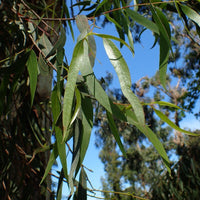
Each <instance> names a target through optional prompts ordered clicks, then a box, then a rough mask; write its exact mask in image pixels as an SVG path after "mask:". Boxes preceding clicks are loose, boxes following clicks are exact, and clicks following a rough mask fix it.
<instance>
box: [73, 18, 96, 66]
mask: <svg viewBox="0 0 200 200" xmlns="http://www.w3.org/2000/svg"><path fill="white" fill-rule="evenodd" d="M76 24H77V27H78V29H79V31H80V33H81V35H82V36H84V37H85V38H86V39H87V42H88V47H89V48H88V55H89V59H90V64H91V67H93V66H94V62H95V57H96V43H95V39H94V36H93V35H86V34H87V33H90V32H92V30H91V29H90V26H89V24H88V19H87V17H86V16H85V15H78V16H77V17H76ZM81 35H80V36H79V38H78V39H80V38H81Z"/></svg>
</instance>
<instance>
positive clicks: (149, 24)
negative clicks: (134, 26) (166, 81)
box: [126, 8, 160, 34]
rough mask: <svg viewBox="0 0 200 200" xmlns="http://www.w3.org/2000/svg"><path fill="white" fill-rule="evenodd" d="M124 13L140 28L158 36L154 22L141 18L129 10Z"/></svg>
mask: <svg viewBox="0 0 200 200" xmlns="http://www.w3.org/2000/svg"><path fill="white" fill-rule="evenodd" d="M126 12H127V15H128V16H129V17H130V18H131V19H132V20H134V21H135V22H137V23H138V24H141V25H142V26H144V27H146V28H147V29H149V30H151V31H152V32H154V33H157V34H160V33H159V29H158V27H157V25H156V24H155V23H154V22H152V21H150V20H149V19H147V18H146V17H144V16H142V15H141V14H139V13H138V12H136V11H134V10H131V9H129V8H127V9H126Z"/></svg>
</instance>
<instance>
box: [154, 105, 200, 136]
mask: <svg viewBox="0 0 200 200" xmlns="http://www.w3.org/2000/svg"><path fill="white" fill-rule="evenodd" d="M153 110H154V111H155V113H156V114H157V115H158V117H159V118H160V119H161V120H163V121H164V122H166V123H167V124H168V125H169V126H171V127H172V128H173V129H175V130H177V131H180V132H182V133H185V134H187V135H192V136H200V134H196V133H192V132H190V131H186V130H184V129H181V128H180V127H178V126H177V125H176V124H174V123H173V122H172V121H171V120H170V119H169V118H168V117H167V116H166V115H165V114H163V113H162V112H160V111H159V110H157V109H155V108H153Z"/></svg>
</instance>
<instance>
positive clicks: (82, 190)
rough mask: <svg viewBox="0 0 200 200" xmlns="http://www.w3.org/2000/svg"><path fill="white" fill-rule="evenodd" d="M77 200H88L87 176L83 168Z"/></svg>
mask: <svg viewBox="0 0 200 200" xmlns="http://www.w3.org/2000/svg"><path fill="white" fill-rule="evenodd" d="M77 199H81V200H87V174H86V172H85V170H84V169H83V167H82V169H81V173H80V177H79V184H78V194H77Z"/></svg>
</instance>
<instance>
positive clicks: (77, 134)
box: [68, 119, 83, 194]
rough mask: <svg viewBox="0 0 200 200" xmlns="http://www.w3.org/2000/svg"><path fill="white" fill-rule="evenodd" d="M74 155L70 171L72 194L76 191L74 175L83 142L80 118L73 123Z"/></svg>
mask: <svg viewBox="0 0 200 200" xmlns="http://www.w3.org/2000/svg"><path fill="white" fill-rule="evenodd" d="M73 126H74V128H73V133H74V135H73V157H72V164H71V169H70V172H69V178H68V181H69V186H70V189H71V194H73V192H74V181H73V179H74V178H73V175H74V172H75V171H76V169H77V166H78V164H79V159H80V144H81V135H82V131H83V130H82V124H81V120H80V119H76V121H75V123H74V124H73Z"/></svg>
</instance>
